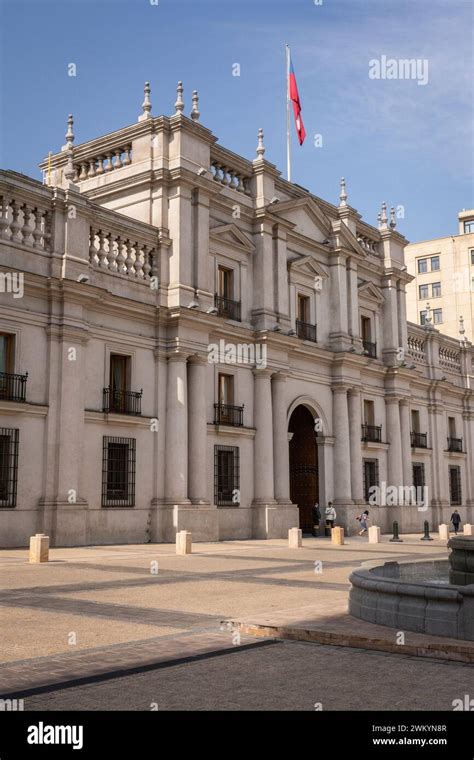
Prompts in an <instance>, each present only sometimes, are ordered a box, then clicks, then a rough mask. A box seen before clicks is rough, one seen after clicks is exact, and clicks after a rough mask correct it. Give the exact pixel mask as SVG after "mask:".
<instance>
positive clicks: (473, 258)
mask: <svg viewBox="0 0 474 760" xmlns="http://www.w3.org/2000/svg"><path fill="white" fill-rule="evenodd" d="M471 266H473V267H474V248H471Z"/></svg>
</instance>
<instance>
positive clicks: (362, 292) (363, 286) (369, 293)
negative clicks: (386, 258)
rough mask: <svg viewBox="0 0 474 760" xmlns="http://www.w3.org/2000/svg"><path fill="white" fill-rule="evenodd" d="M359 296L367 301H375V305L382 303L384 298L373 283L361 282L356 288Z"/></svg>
mask: <svg viewBox="0 0 474 760" xmlns="http://www.w3.org/2000/svg"><path fill="white" fill-rule="evenodd" d="M358 290H359V296H363V297H364V298H367V299H368V300H369V301H375V302H376V303H379V304H381V303H383V302H384V301H385V298H384V296H383V293H382V291H381V290H380V288H378V287H377V285H374V284H373V282H367V281H365V282H361V283H360V284H359V286H358Z"/></svg>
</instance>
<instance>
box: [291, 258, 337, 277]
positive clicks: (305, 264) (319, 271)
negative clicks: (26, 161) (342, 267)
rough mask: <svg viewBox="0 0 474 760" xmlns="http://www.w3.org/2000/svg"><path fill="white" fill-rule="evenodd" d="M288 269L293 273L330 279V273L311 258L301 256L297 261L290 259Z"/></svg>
mask: <svg viewBox="0 0 474 760" xmlns="http://www.w3.org/2000/svg"><path fill="white" fill-rule="evenodd" d="M288 269H289V270H290V271H291V272H301V273H303V274H309V275H311V276H318V277H329V273H328V271H327V269H326V267H324V266H323V265H322V264H320V263H319V261H315V260H314V259H313V258H312V257H311V256H301V257H300V258H297V259H289V261H288Z"/></svg>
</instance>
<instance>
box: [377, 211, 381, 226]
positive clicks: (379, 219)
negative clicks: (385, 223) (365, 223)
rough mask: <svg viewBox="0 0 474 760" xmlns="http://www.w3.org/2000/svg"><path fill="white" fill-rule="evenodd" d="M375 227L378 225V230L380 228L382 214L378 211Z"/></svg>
mask: <svg viewBox="0 0 474 760" xmlns="http://www.w3.org/2000/svg"><path fill="white" fill-rule="evenodd" d="M377 225H378V227H379V229H380V227H381V226H382V214H381V213H380V211H379V213H378V214H377Z"/></svg>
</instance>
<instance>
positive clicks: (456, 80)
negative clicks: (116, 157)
mask: <svg viewBox="0 0 474 760" xmlns="http://www.w3.org/2000/svg"><path fill="white" fill-rule="evenodd" d="M2 10H3V13H2V16H3V25H2V26H3V40H2V77H1V110H0V117H1V133H0V134H1V166H2V168H10V169H14V170H16V171H20V172H23V173H25V174H29V175H31V176H33V177H37V178H40V172H39V170H38V168H37V164H38V162H39V161H40V160H41V159H42V158H43V157H44V156H46V155H47V153H48V151H49V150H52V151H56V150H58V149H59V148H60V146H61V145H63V144H64V133H65V131H66V119H67V114H68V113H69V112H72V113H73V114H74V119H75V134H76V144H77V143H80V142H83V141H85V140H88V139H91V138H94V137H97V136H99V135H101V134H104V133H106V132H110V131H113V130H115V129H118V128H119V127H121V126H126V125H128V124H131V123H133V122H134V121H136V118H137V116H138V114H139V113H140V105H141V102H142V100H143V83H144V81H145V80H149V81H150V82H151V86H152V103H153V114H155V115H157V114H161V113H164V114H172V113H173V112H174V108H173V105H174V102H175V99H176V82H177V80H178V79H182V80H183V83H184V87H185V102H186V109H185V113H189V111H190V106H191V91H192V90H193V89H197V90H198V91H199V95H200V110H201V122H202V123H203V124H204V125H205V126H206V127H208V128H209V129H211V130H212V131H213V133H214V134H215V135H216V136H217V137H218V138H219V141H220V142H221V143H222V144H223V145H224V146H225V147H227V148H230V149H231V150H234V151H235V152H237V153H241V154H242V155H244V156H246V157H248V158H253V157H254V156H255V146H256V142H257V130H258V128H259V127H263V129H264V132H265V146H266V149H267V151H266V158H267V159H268V160H269V161H271V162H272V163H275V164H276V165H277V166H278V168H279V169H280V170H281V171H282V172H285V171H286V152H285V151H286V133H285V129H286V127H285V118H286V117H285V108H286V103H285V87H286V84H285V52H284V45H285V42H288V43H289V44H290V46H291V49H292V57H293V64H294V67H295V71H296V76H297V81H298V87H299V91H300V98H301V103H302V109H303V111H302V113H303V119H304V123H305V127H306V132H307V139H306V141H305V143H304V145H303V147H301V148H300V147H299V146H298V145H297V142H296V137H295V133H294V129H293V127H292V130H293V133H292V139H293V180H294V181H295V182H298V183H299V184H301V185H303V186H304V187H307V188H308V189H310V190H311V191H312V192H314V193H316V194H317V195H319V196H321V197H323V198H326V199H327V200H329V201H332V202H337V197H338V192H339V178H340V177H341V176H342V175H344V176H345V177H346V181H347V189H348V193H349V203H351V205H353V206H354V207H355V208H357V209H358V211H359V212H360V213H361V214H362V215H363V216H364V218H365V219H366V220H367V221H369V222H371V223H373V224H375V223H376V217H377V211H378V210H379V207H380V203H381V201H382V200H385V201H387V203H388V204H389V205H399V204H400V205H403V206H404V208H405V219H403V220H400V221H399V224H398V229H399V230H400V232H403V233H404V234H405V235H406V236H407V237H408V238H409V239H410V240H412V241H415V240H423V239H427V238H432V237H438V236H441V235H447V234H451V233H453V232H456V231H457V212H458V211H459V210H460V209H461V208H473V207H474V199H473V179H472V178H473V173H474V172H473V168H474V167H473V154H474V149H473V138H472V134H473V102H474V98H473V94H474V93H473V81H474V74H473V71H474V66H473V43H472V24H473V18H472V15H473V12H472V3H471V2H470V0H323V4H322V5H315V2H314V0H219V2H214V0H159V4H158V5H151V2H150V0H62V1H61V2H43V0H34V2H25V1H24V0H3V2H2ZM382 55H386V56H387V57H389V58H390V57H392V58H396V59H401V58H404V59H405V58H417V59H418V58H419V59H427V60H428V66H429V69H428V71H429V81H428V84H427V85H425V86H421V85H418V84H417V82H416V81H414V80H372V79H370V78H369V76H368V70H369V61H370V60H371V59H373V58H380V56H382ZM69 63H75V64H76V67H77V76H76V77H70V76H68V64H69ZM234 63H239V64H240V71H241V75H240V76H239V77H235V76H232V67H233V64H234ZM315 134H321V135H322V138H323V145H322V147H320V148H317V147H315V144H314V135H315Z"/></svg>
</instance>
